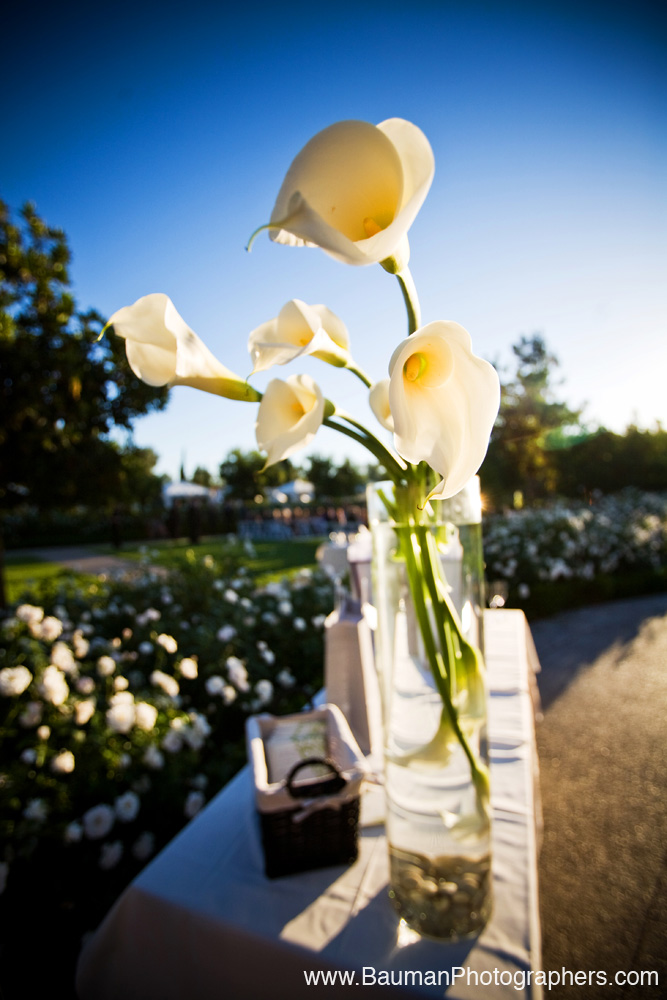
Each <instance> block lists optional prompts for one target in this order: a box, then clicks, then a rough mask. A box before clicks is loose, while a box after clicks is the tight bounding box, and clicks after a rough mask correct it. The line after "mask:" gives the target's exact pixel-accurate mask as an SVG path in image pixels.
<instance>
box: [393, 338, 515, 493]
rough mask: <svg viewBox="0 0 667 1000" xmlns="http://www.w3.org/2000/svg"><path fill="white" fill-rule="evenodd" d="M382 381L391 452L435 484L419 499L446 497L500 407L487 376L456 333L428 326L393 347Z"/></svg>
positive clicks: (473, 460) (493, 379) (496, 386)
mask: <svg viewBox="0 0 667 1000" xmlns="http://www.w3.org/2000/svg"><path fill="white" fill-rule="evenodd" d="M389 374H390V382H389V406H390V409H391V414H392V417H393V420H394V446H395V448H396V450H397V451H398V453H399V455H401V456H402V457H403V458H404V459H405V460H406V461H407V462H413V463H419V462H422V461H425V462H428V464H429V465H430V466H431V468H432V469H433V470H434V471H435V472H437V473H438V474H439V475H440V476H442V481H441V482H440V483H439V484H438V486H436V488H435V489H433V490H432V491H431V492H430V493H429V495H428V498H427V499H435V500H438V499H440V500H444V499H446V498H448V497H451V496H454V495H455V494H456V493H458V492H459V491H460V490H461V489H463V487H464V486H465V484H466V483H467V482H468V480H469V479H470V478H471V476H473V475H474V474H475V473H476V472H477V470H478V469H479V467H480V465H481V464H482V461H483V459H484V456H485V454H486V450H487V447H488V443H489V437H490V434H491V430H492V428H493V424H494V421H495V419H496V416H497V414H498V408H499V405H500V382H499V379H498V374H497V372H496V370H495V368H494V367H493V366H492V365H490V364H489V362H488V361H484V360H483V359H482V358H478V357H476V355H474V354H473V352H472V342H471V339H470V334H469V333H468V331H467V330H465V329H464V328H463V327H462V326H459V324H458V323H451V322H435V323H429V324H427V325H426V326H424V327H422V328H421V329H420V330H417V331H416V333H414V334H412V336H410V337H408V338H407V339H406V340H404V341H403V342H402V343H401V344H399V346H398V347H397V348H396V350H395V351H394V353H393V355H392V357H391V360H390V362H389Z"/></svg>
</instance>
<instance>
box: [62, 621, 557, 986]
mask: <svg viewBox="0 0 667 1000" xmlns="http://www.w3.org/2000/svg"><path fill="white" fill-rule="evenodd" d="M485 630H486V654H487V656H486V658H487V667H488V673H489V686H490V694H491V697H490V716H489V736H490V748H491V781H492V807H493V819H494V825H493V875H494V878H493V887H494V913H493V916H492V918H491V920H490V922H489V924H488V926H487V927H486V928H485V930H484V931H483V933H482V934H481V936H480V937H479V938H478V939H476V940H473V941H472V942H463V943H459V944H446V943H441V942H437V941H431V940H426V939H420V938H416V936H414V935H412V936H411V937H412V940H404V939H403V938H402V937H400V935H399V926H398V921H397V918H396V916H395V914H394V911H393V910H392V908H391V905H390V903H389V899H388V897H387V890H386V885H387V875H388V863H387V847H386V841H385V838H384V832H383V828H382V827H381V826H371V827H367V828H364V829H362V830H361V836H360V852H359V859H358V860H357V862H356V863H355V864H354V865H352V866H351V867H350V868H343V867H342V866H341V867H337V868H327V869H321V870H319V871H314V872H307V873H305V874H302V875H297V876H290V877H288V878H282V879H276V880H273V881H271V880H269V879H267V878H266V877H265V876H264V874H263V863H262V853H261V844H260V839H259V831H258V827H257V824H256V818H255V814H254V803H253V791H252V785H251V781H250V775H249V772H248V769H247V768H246V769H244V770H243V771H242V772H241V773H240V774H239V775H237V777H236V778H235V779H234V780H233V781H232V782H231V783H230V784H229V785H228V786H227V787H226V788H224V789H223V790H222V791H221V792H220V793H219V794H218V795H217V796H216V797H215V798H214V799H213V800H212V801H211V802H210V803H209V805H208V806H207V807H206V809H205V810H204V811H203V812H202V813H200V814H199V816H197V817H196V818H195V819H194V820H193V821H192V822H191V823H190V824H189V825H188V826H187V827H186V828H185V829H184V830H183V831H182V832H181V833H180V834H179V835H178V836H177V837H176V838H175V839H174V840H173V841H172V842H171V843H170V844H169V845H168V846H167V847H166V848H165V850H164V851H162V853H161V854H160V855H159V856H158V857H157V858H155V860H154V861H153V862H152V863H151V864H150V865H149V866H148V867H147V868H146V869H144V871H143V872H142V873H141V874H140V875H139V877H138V878H137V879H136V880H135V881H134V882H133V883H132V885H131V886H129V888H128V889H127V890H126V891H125V892H124V893H123V895H122V896H121V897H120V899H119V900H118V901H117V903H116V904H115V906H114V907H113V909H112V910H111V911H110V913H109V915H108V916H107V918H106V920H105V921H104V922H103V924H102V925H101V927H100V928H99V930H98V931H97V933H96V934H95V936H94V937H93V939H92V940H91V941H90V942H89V944H88V945H87V946H86V948H85V950H84V952H83V953H82V956H81V959H80V962H79V969H78V977H77V989H78V992H79V996H80V998H81V1000H107V998H108V1000H119V998H122V1000H144V998H149V1000H152V998H155V1000H244V998H246V997H247V998H248V1000H257V998H262V997H271V998H276V1000H281V998H285V1000H298V998H299V997H302V996H303V997H310V998H312V997H313V996H314V995H315V996H317V995H318V990H317V988H316V987H315V988H314V987H313V986H312V985H307V983H306V979H305V973H306V972H314V971H316V970H318V969H322V970H350V969H351V970H356V976H357V980H358V981H359V983H362V982H363V979H362V976H363V972H362V970H363V969H364V968H366V969H367V970H368V969H374V970H375V976H376V978H377V982H382V981H383V976H384V981H385V982H391V978H389V979H387V978H386V977H387V976H389V977H391V974H392V972H393V977H394V979H393V981H394V983H398V981H399V973H400V972H401V971H403V973H404V975H403V985H401V986H399V985H395V986H392V987H388V988H387V990H386V991H385V990H383V989H382V988H380V987H379V986H377V985H376V986H375V987H374V994H373V995H382V994H383V993H385V992H387V995H391V996H392V997H425V996H443V995H444V994H445V987H446V984H447V975H451V970H453V969H455V968H459V969H462V970H465V973H464V974H463V975H462V976H459V977H458V978H457V979H456V981H455V982H454V984H453V985H451V986H450V987H449V988H448V989H447V991H446V995H447V998H448V1000H454V998H461V1000H463V998H468V1000H470V998H479V997H481V996H483V997H484V998H488V1000H492V998H495V997H505V998H509V997H512V998H516V997H521V996H526V997H539V996H540V995H541V990H540V988H539V987H535V986H529V985H526V988H525V990H523V991H522V990H521V989H517V988H516V987H517V985H520V984H521V981H522V979H523V978H527V977H525V975H524V974H525V973H527V972H528V971H529V970H535V969H539V968H540V958H541V953H540V926H539V913H538V895H537V847H536V817H537V811H538V806H537V799H536V794H535V789H536V782H535V777H536V774H537V758H536V751H535V736H534V708H533V700H532V698H531V687H532V686H533V681H532V679H531V675H532V673H533V670H534V669H536V668H539V667H538V665H537V663H536V660H535V657H534V647H533V646H532V639H531V637H530V633H529V632H528V629H527V624H526V621H525V618H524V616H523V614H522V612H519V611H508V610H498V611H488V612H486V618H485ZM418 970H419V971H421V972H422V985H421V986H418V985H408V986H406V985H405V983H406V981H407V982H408V983H410V982H412V983H414V982H417V983H418V981H419V977H418V976H408V977H407V978H406V976H405V972H406V971H410V972H417V971H418ZM439 972H440V973H441V975H440V984H441V985H440V986H428V985H423V984H424V983H425V982H428V981H429V979H430V981H431V982H433V981H437V974H438V973H439ZM426 973H431V976H430V977H429V976H427V975H426ZM476 975H477V976H478V977H481V978H479V979H477V980H476V979H475V976H476ZM366 976H367V978H366V982H367V984H370V981H371V978H372V974H371V973H369V972H367V973H366ZM510 977H512V982H511V984H509V983H508V979H509V978H510ZM488 979H490V980H491V981H490V983H489V982H487V980H488ZM476 982H477V983H478V985H475V984H476ZM350 989H352V990H354V989H355V988H354V987H350V986H340V985H338V986H336V985H328V986H323V985H322V986H320V988H319V990H320V991H321V992H322V993H323V994H324V995H325V996H326V997H328V998H331V1000H333V998H335V997H336V996H343V995H344V996H348V994H349V992H350ZM362 996H363V994H362Z"/></svg>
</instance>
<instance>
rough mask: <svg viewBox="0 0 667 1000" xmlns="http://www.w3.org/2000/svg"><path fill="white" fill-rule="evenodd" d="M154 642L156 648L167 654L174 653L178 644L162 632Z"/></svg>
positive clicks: (170, 636) (171, 636)
mask: <svg viewBox="0 0 667 1000" xmlns="http://www.w3.org/2000/svg"><path fill="white" fill-rule="evenodd" d="M155 641H156V642H157V644H158V646H162V648H163V649H164V650H166V652H167V653H175V652H176V650H177V649H178V643H177V642H176V640H175V639H174V637H173V635H167V634H166V633H165V632H162V633H161V635H159V636H158V637H157V639H156V640H155Z"/></svg>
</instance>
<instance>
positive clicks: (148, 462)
mask: <svg viewBox="0 0 667 1000" xmlns="http://www.w3.org/2000/svg"><path fill="white" fill-rule="evenodd" d="M119 457H120V470H119V475H118V480H119V489H118V491H117V492H116V493H115V494H114V497H115V499H116V500H118V501H119V502H121V503H123V504H124V505H125V506H127V507H129V508H131V507H139V508H141V509H142V510H147V509H149V508H150V507H152V506H154V505H155V504H158V503H160V502H161V499H162V487H163V485H164V484H165V482H166V481H167V480H168V476H156V475H155V473H154V472H153V469H154V468H155V465H156V463H157V460H158V456H157V454H156V453H155V452H154V451H153V449H152V448H138V447H137V446H136V445H134V444H129V445H127V446H126V447H125V448H123V449H120V450H119Z"/></svg>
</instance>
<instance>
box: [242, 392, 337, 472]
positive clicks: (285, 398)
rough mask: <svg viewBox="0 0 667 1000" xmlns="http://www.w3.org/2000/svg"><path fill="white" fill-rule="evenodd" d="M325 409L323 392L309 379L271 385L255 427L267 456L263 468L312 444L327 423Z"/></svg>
mask: <svg viewBox="0 0 667 1000" xmlns="http://www.w3.org/2000/svg"><path fill="white" fill-rule="evenodd" d="M324 406H325V400H324V397H323V395H322V392H321V390H320V388H319V386H318V385H317V384H316V382H314V381H313V379H312V378H310V376H309V375H290V376H289V377H288V378H287V380H286V381H285V382H283V381H282V379H277V378H276V379H273V380H272V381H271V382H269V384H268V386H267V387H266V391H265V392H264V396H263V398H262V402H261V403H260V405H259V411H258V413H257V423H256V424H255V437H256V438H257V444H258V446H259V448H260V449H261V450H262V451H265V452H266V453H267V459H266V465H265V466H264V468H268V467H269V466H270V465H274V464H275V463H276V462H280V461H282V459H283V458H287V457H288V456H289V455H291V454H293V453H294V452H295V451H298V450H299V449H300V448H305V447H306V445H307V444H310V442H311V441H312V440H313V438H314V437H315V435H316V433H317V431H318V430H319V428H320V425H321V423H322V420H323V419H324Z"/></svg>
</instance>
